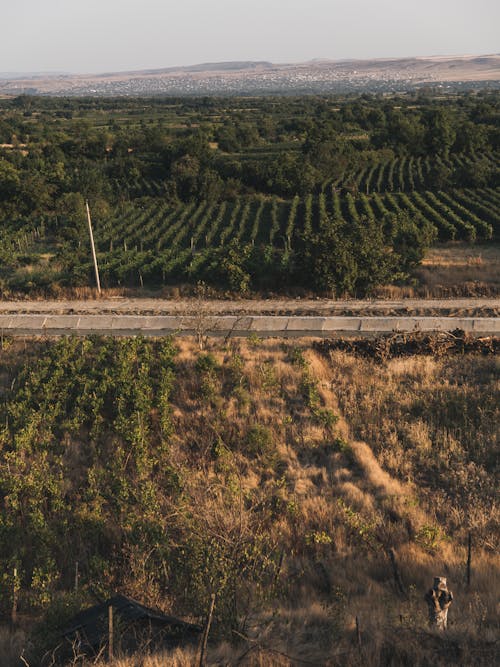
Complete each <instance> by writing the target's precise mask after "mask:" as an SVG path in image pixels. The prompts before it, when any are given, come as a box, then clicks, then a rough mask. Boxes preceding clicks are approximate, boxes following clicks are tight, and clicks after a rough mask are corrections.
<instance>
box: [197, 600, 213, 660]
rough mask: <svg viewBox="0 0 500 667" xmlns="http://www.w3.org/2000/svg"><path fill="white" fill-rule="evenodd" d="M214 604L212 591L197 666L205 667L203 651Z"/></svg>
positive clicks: (205, 646) (206, 641) (204, 651)
mask: <svg viewBox="0 0 500 667" xmlns="http://www.w3.org/2000/svg"><path fill="white" fill-rule="evenodd" d="M214 606H215V593H212V597H211V599H210V611H209V612H208V617H207V624H206V626H205V630H204V631H203V637H202V641H201V651H200V663H199V667H205V665H206V662H205V653H206V651H207V643H208V634H209V632H210V626H211V625H212V617H213V614H214Z"/></svg>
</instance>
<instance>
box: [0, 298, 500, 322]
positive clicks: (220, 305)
mask: <svg viewBox="0 0 500 667" xmlns="http://www.w3.org/2000/svg"><path fill="white" fill-rule="evenodd" d="M200 313H205V314H206V315H210V316H215V315H219V316H222V315H237V316H241V315H281V316H320V317H331V316H341V315H343V316H358V317H360V316H380V317H382V316H389V317H390V316H392V317H395V316H410V317H411V316H428V317H430V316H435V317H498V316H499V315H500V298H470V299H400V300H397V301H386V300H382V299H379V300H348V301H334V300H330V299H315V300H310V299H260V300H258V299H255V300H251V299H242V300H240V301H229V300H227V301H225V300H218V299H214V300H203V301H201V300H199V299H176V300H174V299H172V300H170V299H169V300H167V299H152V298H150V299H136V298H126V297H115V298H111V299H110V298H106V299H95V300H85V301H83V300H82V301H67V300H63V301H0V314H19V315H21V314H24V315H28V314H47V315H49V314H52V315H114V314H116V315H149V316H154V315H185V316H192V315H196V314H200Z"/></svg>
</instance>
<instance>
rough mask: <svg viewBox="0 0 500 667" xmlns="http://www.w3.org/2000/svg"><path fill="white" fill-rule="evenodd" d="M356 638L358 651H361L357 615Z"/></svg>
mask: <svg viewBox="0 0 500 667" xmlns="http://www.w3.org/2000/svg"><path fill="white" fill-rule="evenodd" d="M356 640H357V642H358V651H359V652H360V653H361V627H360V624H359V617H358V616H356Z"/></svg>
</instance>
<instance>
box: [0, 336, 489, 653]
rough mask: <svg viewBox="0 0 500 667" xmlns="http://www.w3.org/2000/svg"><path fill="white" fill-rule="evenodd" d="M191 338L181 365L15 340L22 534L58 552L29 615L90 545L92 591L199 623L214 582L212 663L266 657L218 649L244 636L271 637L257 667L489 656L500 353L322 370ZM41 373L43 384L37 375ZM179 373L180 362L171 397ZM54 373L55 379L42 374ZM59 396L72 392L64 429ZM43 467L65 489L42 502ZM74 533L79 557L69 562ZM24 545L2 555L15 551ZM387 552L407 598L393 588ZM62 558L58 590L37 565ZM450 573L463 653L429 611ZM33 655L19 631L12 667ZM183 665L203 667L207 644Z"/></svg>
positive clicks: (10, 465)
mask: <svg viewBox="0 0 500 667" xmlns="http://www.w3.org/2000/svg"><path fill="white" fill-rule="evenodd" d="M54 345H58V346H59V347H58V348H57V347H56V348H55V347H54ZM176 345H177V346H178V348H177V350H176V351H175V353H172V352H171V351H170V349H168V348H167V347H165V346H163V347H160V346H159V345H158V344H157V343H151V342H145V341H140V340H139V341H135V342H133V341H119V342H118V341H108V342H103V341H102V340H97V339H96V340H91V341H85V342H82V341H69V342H64V341H63V342H61V343H57V344H54V343H41V342H39V343H33V344H28V345H26V346H24V347H23V345H22V344H20V343H18V342H16V343H12V344H4V345H3V349H2V351H1V353H0V385H1V394H2V397H3V400H2V404H3V403H7V402H8V404H9V405H10V407H9V408H7V407H4V406H3V405H2V406H1V407H0V411H1V412H2V414H1V422H2V424H6V425H7V427H6V428H5V429H4V431H3V435H2V451H1V453H0V457H1V462H0V474H1V479H0V482H1V490H2V493H3V495H2V497H3V508H4V519H3V522H4V523H3V529H4V530H6V528H5V526H6V525H7V526H10V527H9V530H13V528H12V525H15V524H16V522H18V523H19V522H20V523H21V524H23V522H24V526H23V527H24V528H27V527H29V528H30V529H32V533H33V536H32V538H31V539H32V540H33V541H35V542H36V540H37V539H38V538H39V537H40V535H41V537H40V540H41V542H40V544H42V543H43V544H44V545H45V546H46V547H47V548H48V549H49V552H50V553H49V554H47V555H46V556H47V557H46V558H45V560H44V559H41V558H39V559H38V560H37V556H36V555H35V554H33V553H30V551H29V548H28V549H26V550H25V553H24V554H23V559H24V560H23V563H24V575H23V576H24V580H23V585H24V588H25V591H24V597H23V604H24V605H25V607H26V610H28V606H29V605H31V606H32V607H33V605H35V606H36V605H37V607H36V608H37V609H38V613H40V611H42V610H43V608H44V607H46V606H47V605H48V604H49V603H50V599H52V600H54V599H61V597H64V596H65V595H66V597H67V594H65V593H64V592H63V590H62V589H64V588H69V587H70V586H71V582H70V578H69V577H70V574H68V573H71V572H72V571H73V567H74V559H75V558H76V552H75V550H74V548H73V546H74V544H75V543H78V541H79V544H80V546H79V549H80V551H79V552H78V558H79V560H80V563H81V567H82V574H83V581H82V584H83V591H85V589H86V586H88V585H90V584H91V585H92V586H93V587H94V588H96V587H97V588H99V590H101V591H102V592H106V591H110V590H113V589H116V588H118V589H119V590H120V591H122V592H125V593H128V594H130V595H133V596H135V597H136V598H138V599H140V600H141V601H143V602H145V603H149V604H153V605H158V606H159V607H163V608H165V609H167V610H172V611H174V612H176V613H179V614H183V615H185V616H189V615H192V616H194V617H198V616H199V615H201V614H203V612H204V610H205V609H206V604H207V599H208V596H209V593H210V591H211V590H216V591H217V592H218V595H219V598H218V609H217V614H216V615H217V619H216V626H215V629H214V636H215V637H217V636H218V637H219V640H218V641H219V644H218V645H217V646H214V648H213V649H212V660H213V661H214V664H215V662H217V661H218V664H224V661H225V662H226V664H227V663H229V664H233V663H234V661H235V660H236V658H237V656H239V655H241V654H243V653H244V652H245V651H246V649H247V648H248V646H249V645H247V644H245V643H243V644H242V645H240V646H239V647H231V646H229V645H228V644H227V643H220V642H221V641H222V639H223V638H224V637H226V638H228V637H230V636H231V628H232V630H233V631H236V632H238V633H241V634H243V635H245V636H247V637H250V638H253V640H255V641H256V642H257V643H258V644H259V645H260V648H259V646H257V645H256V644H250V645H251V646H254V647H255V648H254V649H253V650H252V651H251V652H250V653H249V654H248V655H247V657H246V658H245V660H244V661H243V662H242V664H255V665H258V664H260V665H264V664H265V665H268V664H276V665H285V664H292V663H291V662H290V660H289V659H288V658H286V657H283V656H282V655H278V654H277V653H270V652H268V651H266V650H264V649H263V648H262V647H265V648H266V649H269V648H271V649H273V650H275V651H281V652H282V653H285V654H287V655H292V656H294V657H295V658H302V659H303V660H306V661H310V662H312V663H313V664H327V661H328V660H329V661H330V662H329V663H328V664H332V665H333V664H346V660H347V659H348V660H349V664H357V663H358V662H359V664H373V665H375V664H380V663H382V662H384V661H387V660H388V659H389V657H390V656H392V657H393V659H394V660H395V661H396V663H395V664H401V662H403V661H404V660H407V659H408V656H409V655H411V656H412V658H411V659H412V661H413V664H419V663H418V660H419V657H420V658H421V659H422V660H424V658H425V655H427V656H430V655H433V656H434V659H436V660H441V662H437V663H436V664H446V661H447V660H449V661H450V664H455V663H454V662H453V660H455V662H456V660H457V655H458V656H459V657H460V660H462V663H463V664H491V661H492V657H493V653H492V651H493V650H494V649H493V648H492V647H491V646H490V644H489V642H491V641H492V639H493V637H494V635H495V632H496V631H497V630H498V618H496V617H495V612H496V609H495V604H496V598H495V593H494V591H495V586H494V582H495V581H498V574H499V573H498V567H496V565H495V561H494V552H495V548H496V542H495V540H496V537H497V535H498V525H497V523H496V518H497V514H496V512H495V509H496V508H495V504H494V485H493V481H492V480H493V475H494V462H495V458H494V456H493V452H494V448H495V446H496V444H497V442H496V438H497V429H496V424H497V423H498V408H497V405H498V401H496V402H495V396H498V393H496V394H495V392H497V390H498V374H497V373H496V366H495V360H494V359H492V358H482V357H474V356H469V357H466V358H462V357H453V358H441V359H436V358H434V359H432V358H429V357H419V358H417V357H411V358H409V359H405V360H400V359H396V360H392V361H388V362H384V363H380V362H375V361H370V360H366V359H365V360H362V359H359V358H356V357H354V356H353V355H349V354H347V353H340V352H334V353H333V354H331V355H330V357H328V358H327V357H322V356H320V355H319V354H318V353H317V352H314V351H313V350H312V349H311V348H310V346H309V345H308V344H307V343H302V342H298V344H297V347H295V345H289V344H282V343H281V342H279V341H266V342H261V341H241V342H233V341H230V342H229V343H228V344H223V343H213V344H212V343H211V344H210V345H211V348H210V350H209V354H208V355H207V352H206V351H204V352H200V350H199V349H198V348H197V346H196V345H195V344H194V342H190V341H187V340H182V341H178V342H176ZM106 355H107V356H106ZM99 356H100V358H101V362H99V363H95V365H94V366H93V364H92V363H91V362H92V360H93V361H94V362H95V360H96V358H99ZM49 357H51V359H52V361H50V362H45V361H44V360H47V359H48V358H49ZM58 359H60V360H61V362H60V364H59V362H58ZM40 360H41V361H40ZM26 362H27V363H28V366H29V367H30V369H31V373H27V374H25V375H24V376H20V375H19V370H18V369H19V366H20V365H22V364H24V363H26ZM44 363H46V371H47V372H46V375H45V376H43V373H40V372H39V369H40V365H42V366H43V364H44ZM79 364H80V365H79ZM60 366H61V367H62V368H60ZM162 367H164V368H166V367H169V368H170V367H171V368H172V369H173V374H172V378H173V380H172V383H171V387H170V389H169V390H168V391H167V390H166V387H167V383H165V378H164V377H163V376H162V374H161V368H162ZM58 368H59V371H57V369H58ZM64 368H65V369H66V370H64ZM77 368H79V369H80V370H79V373H80V375H79V376H78V377H77V375H78V374H77V373H76V372H75V369H77ZM92 368H94V369H95V370H91V369H92ZM99 368H101V372H100V371H99ZM105 368H107V369H108V372H109V376H110V383H111V386H112V387H114V389H113V390H112V392H111V393H113V392H114V394H113V395H112V396H111V394H110V391H111V390H110V389H109V384H108V385H106V386H107V389H106V390H102V386H103V385H102V382H101V384H99V382H100V380H99V381H97V380H96V384H95V385H94V386H92V387H91V389H92V391H94V396H99V392H100V391H103V392H104V394H103V395H105V396H106V400H105V401H104V403H103V405H102V406H101V408H100V409H99V410H100V411H99V415H100V416H99V419H97V420H96V419H95V418H92V419H90V418H89V417H88V409H84V408H85V406H82V405H81V406H80V408H81V409H82V410H83V414H77V409H76V407H75V406H78V399H77V398H75V397H78V396H81V395H82V394H85V393H86V392H87V391H88V389H89V386H88V385H89V382H90V380H89V378H92V377H93V378H94V379H96V378H97V379H99V378H101V380H102V378H103V377H104V375H105V372H104V369H105ZM37 369H38V370H37ZM42 376H43V377H42ZM54 376H57V377H58V379H57V382H56V384H57V386H56V387H52V385H48V383H47V379H43V378H44V377H45V378H49V379H50V378H54ZM162 377H163V380H161V378H162ZM16 378H17V380H16ZM22 378H24V379H22ZM37 378H38V379H37ZM120 382H122V386H121V388H120V386H119V385H120ZM162 382H163V384H162ZM169 386H170V385H169ZM51 387H52V388H51ZM100 387H101V389H100ZM137 387H142V389H141V391H140V392H139V391H138V390H137ZM27 388H29V392H27V391H26V389H27ZM162 388H163V389H162ZM51 391H53V392H54V396H56V395H60V396H64V395H65V394H67V395H68V396H72V398H71V400H68V401H66V402H64V401H63V403H64V405H63V406H62V407H61V408H60V412H59V413H57V410H58V408H57V407H55V408H53V411H54V412H53V414H52V417H51V416H50V415H49V414H48V413H49V412H50V410H51V404H53V403H54V398H50V396H49V394H50V392H51ZM92 391H91V392H90V393H89V396H92ZM162 391H164V392H165V393H164V396H165V398H167V399H168V406H166V404H165V402H164V401H162V400H161V397H162V393H161V392H162ZM141 392H142V393H141ZM47 397H48V398H49V399H50V400H49V402H45V403H44V401H46V400H47ZM92 400H93V399H92ZM127 400H129V403H130V404H129V405H128V407H127V406H126V405H125V403H126V401H127ZM107 402H111V403H112V404H113V405H114V406H115V408H116V409H115V408H113V407H112V406H111V407H110V405H106V403H107ZM118 405H122V408H123V409H122V410H121V412H120V410H119V409H118V408H117V407H116V406H118ZM7 412H8V413H9V416H7ZM39 414H42V415H45V416H44V417H43V418H42V419H41V421H37V415H39ZM16 419H18V421H17V422H16ZM51 419H52V421H51ZM123 420H125V422H123ZM97 422H99V424H100V430H98V431H96V430H95V429H96V423H97ZM167 422H168V423H167ZM29 425H31V430H30V428H27V427H28V426H29ZM35 425H36V426H35ZM61 443H62V444H61ZM9 451H10V454H9V453H8V452H9ZM27 462H28V463H29V465H27ZM166 464H167V465H166ZM42 469H43V470H44V471H45V472H44V475H45V478H46V480H50V484H49V483H48V481H47V483H46V485H45V486H43V484H42V487H43V488H41V489H40V488H39V487H38V486H37V485H40V484H41V482H40V479H38V478H37V476H36V474H37V470H38V471H40V470H42ZM13 479H14V480H16V483H15V484H13V483H12V480H13ZM9 480H10V481H9ZM29 494H31V499H30V498H29V497H27V495H28V496H29ZM35 497H36V505H35V504H34V503H33V502H32V501H33V498H35ZM59 497H63V500H64V502H63V505H62V506H60V507H57V499H58V498H59ZM23 503H24V504H23ZM30 503H31V504H30ZM66 513H68V514H66ZM34 516H35V518H36V521H35V519H34V518H33V517H34ZM68 516H71V517H72V520H73V522H74V524H75V525H73V526H68V524H67V521H68V518H67V517H68ZM9 522H10V523H9ZM11 524H12V525H11ZM89 526H92V528H89ZM469 528H471V529H473V531H474V546H475V549H474V562H473V586H472V588H471V590H470V591H467V590H466V588H465V586H464V568H465V561H466V549H465V544H466V538H467V531H468V529H469ZM37 531H39V533H40V535H39V533H38V532H37ZM59 531H63V532H65V534H66V536H67V535H68V533H69V534H70V535H71V540H70V541H69V544H70V545H72V546H70V547H68V545H65V548H64V549H62V550H61V549H58V547H57V536H58V535H60V532H59ZM95 531H97V533H96V532H95ZM14 534H15V531H14V533H12V532H11V533H10V535H11V536H12V535H14ZM92 535H94V538H95V541H94V542H92V541H91V538H92ZM103 543H104V545H105V546H104V547H103ZM14 544H15V540H12V541H11V543H10V545H9V546H10V547H11V548H14V547H13V546H12V545H14ZM37 545H38V543H37ZM9 546H6V545H5V544H4V547H3V548H2V562H3V563H4V564H6V563H10V562H12V559H13V558H15V557H16V556H17V557H18V554H16V553H9ZM20 546H21V547H22V546H23V545H22V543H21V545H20ZM389 548H393V549H394V550H395V553H396V557H397V560H398V563H399V565H400V568H401V573H402V577H403V580H404V583H405V586H406V589H407V592H408V595H407V597H406V598H404V597H402V596H400V595H398V593H397V591H396V589H395V586H394V583H393V578H392V572H391V568H390V565H389V561H388V558H387V555H386V551H387V549H389ZM82 550H83V551H85V553H83V554H82V553H81V551H82ZM107 554H108V555H109V554H113V555H112V556H111V557H109V558H108V560H106V555H107ZM50 559H52V561H54V567H53V569H54V572H53V573H52V580H50V581H48V582H47V584H46V586H45V587H44V586H43V585H41V584H40V582H39V581H38V582H37V581H36V577H34V576H33V575H34V569H33V568H35V567H37V566H38V567H39V568H41V569H43V568H44V567H45V568H46V569H47V567H48V566H47V562H50ZM443 574H445V575H446V576H447V577H448V579H449V583H450V587H451V588H452V590H453V591H454V593H455V596H456V601H455V603H454V605H453V606H452V609H451V612H450V621H451V626H450V632H449V633H448V636H447V639H446V641H441V640H438V639H436V638H435V637H434V636H433V635H431V634H429V633H428V632H427V631H426V624H425V621H426V609H425V604H424V603H423V600H422V597H423V594H424V592H425V590H426V589H427V588H428V587H429V586H430V584H431V583H432V578H433V577H434V576H435V575H443ZM30 586H31V592H30V590H29V589H30ZM44 594H45V597H44ZM81 602H82V600H80V603H81ZM52 604H53V603H52ZM355 616H358V617H359V618H360V619H361V626H362V631H363V641H364V645H365V648H364V650H365V653H364V654H363V655H358V652H357V649H356V647H355V636H354V619H355ZM232 634H233V638H234V636H236V635H235V634H234V632H233V633H232ZM18 641H19V642H20V643H22V641H23V640H22V638H19V637H18ZM15 642H16V638H15V637H14V638H12V637H8V636H7V635H5V640H4V641H3V642H2V644H3V647H4V648H3V651H4V656H5V657H4V660H2V664H8V663H7V656H8V655H9V652H11V653H13V654H15V653H16V650H17V646H18V644H16V643H15ZM481 642H482V644H483V645H482V650H483V651H484V648H485V647H486V652H484V653H481V652H480V651H479V650H478V647H479V646H480V644H481ZM12 645H13V648H12ZM9 646H11V648H9ZM457 651H458V653H457ZM460 652H461V653H460ZM438 655H439V656H440V657H439V658H437V657H436V656H438ZM335 656H337V657H335ZM169 660H170V658H169ZM178 660H179V662H178V664H179V665H183V664H192V662H190V660H192V657H191V658H190V657H189V653H184V654H183V653H182V652H179V653H178ZM481 660H483V662H481ZM12 664H16V663H15V662H13V663H12ZM123 664H125V663H123ZM127 664H128V663H127ZM154 664H155V662H154V661H152V662H151V665H152V666H153V665H154ZM169 664H170V662H169ZM172 664H174V663H173V658H172Z"/></svg>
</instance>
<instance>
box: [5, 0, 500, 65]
mask: <svg viewBox="0 0 500 667" xmlns="http://www.w3.org/2000/svg"><path fill="white" fill-rule="evenodd" d="M0 25H1V26H2V30H1V40H0V72H45V71H65V72H75V73H79V72H81V73H84V72H87V73H97V72H109V71H123V70H136V69H148V68H161V67H172V66H176V65H190V64H196V63H204V62H220V61H228V60H268V61H271V62H275V63H284V62H304V61H307V60H311V59H313V58H329V59H334V60H337V59H346V58H347V59H348V58H383V57H391V56H395V57H404V56H417V55H456V54H478V55H479V54H489V53H500V2H499V1H498V0H0Z"/></svg>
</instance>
